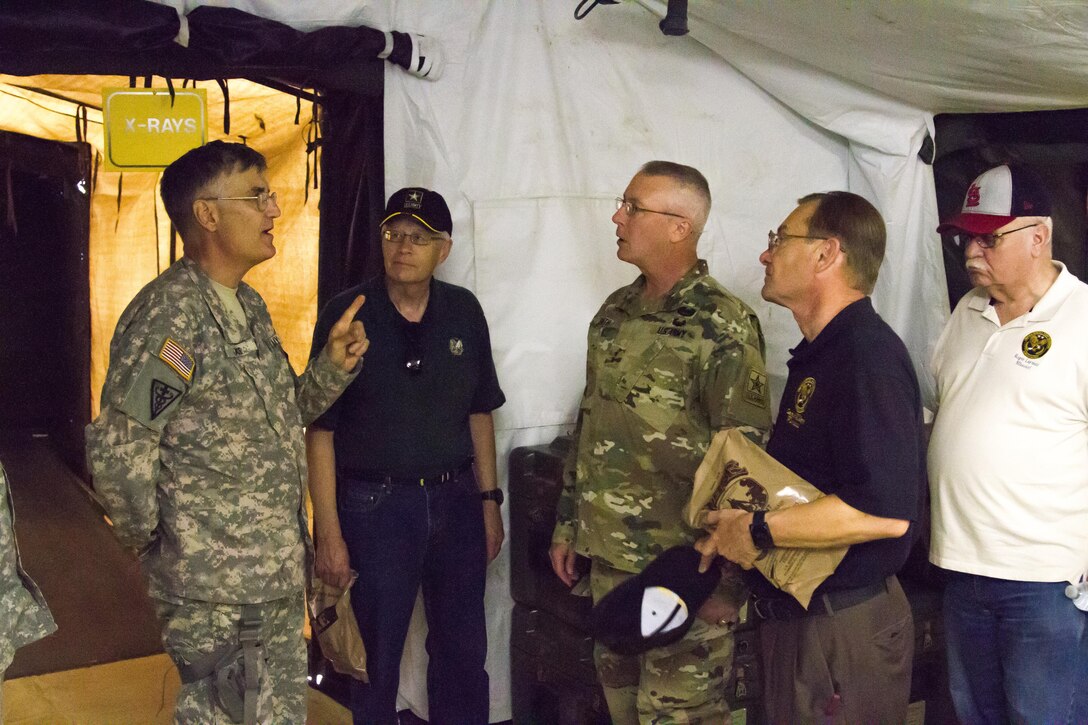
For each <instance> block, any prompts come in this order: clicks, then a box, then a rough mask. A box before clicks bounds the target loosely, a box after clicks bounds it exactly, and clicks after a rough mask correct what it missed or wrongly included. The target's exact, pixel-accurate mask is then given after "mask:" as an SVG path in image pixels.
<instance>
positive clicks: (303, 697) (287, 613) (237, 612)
mask: <svg viewBox="0 0 1088 725" xmlns="http://www.w3.org/2000/svg"><path fill="white" fill-rule="evenodd" d="M154 601H155V610H156V612H157V613H158V615H159V621H160V622H161V623H162V641H163V647H164V648H165V649H166V653H167V654H168V655H170V658H171V659H172V660H173V661H174V664H175V665H179V666H180V665H189V664H192V663H193V662H194V661H197V660H199V659H201V657H202V656H204V655H206V654H208V653H209V652H213V651H215V650H216V649H218V648H219V647H221V646H222V645H224V644H226V643H228V642H237V641H238V633H239V630H240V627H241V621H242V605H240V604H238V605H235V604H215V603H212V602H201V601H196V600H191V599H189V600H182V599H175V600H172V601H164V600H161V599H155V600H154ZM260 608H261V625H260V641H261V644H262V646H263V649H264V652H263V654H264V657H263V658H262V661H261V662H260V669H259V671H258V682H259V687H260V691H259V694H258V697H257V720H258V722H260V723H262V724H263V723H277V724H278V723H300V724H301V723H305V722H306V702H307V686H306V643H305V641H304V640H303V637H302V622H303V617H304V614H305V609H304V604H303V598H302V593H301V592H299V595H298V596H297V597H285V598H283V599H276V600H273V601H271V602H265V603H263V604H261V605H260ZM211 679H212V678H205V679H203V680H198V681H197V682H192V683H189V684H183V685H182V686H181V690H180V691H179V692H178V697H177V702H176V703H175V706H174V722H175V723H178V725H188V724H189V723H192V724H193V725H196V724H197V723H199V724H200V725H227V724H229V723H230V722H231V720H230V718H229V717H228V716H227V714H226V713H225V712H223V711H222V710H220V709H219V708H218V707H216V705H215V700H214V697H213V692H212V682H211Z"/></svg>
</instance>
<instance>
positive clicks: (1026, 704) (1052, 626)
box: [944, 571, 1088, 725]
mask: <svg viewBox="0 0 1088 725" xmlns="http://www.w3.org/2000/svg"><path fill="white" fill-rule="evenodd" d="M946 575H947V585H946V586H945V590H944V617H945V631H946V634H947V638H948V677H949V686H950V689H951V691H952V701H953V703H954V704H955V707H956V714H957V715H958V716H959V719H960V721H961V722H963V723H964V725H977V724H979V723H997V724H1000V725H1004V724H1005V723H1046V724H1047V725H1053V724H1056V723H1068V722H1070V720H1071V717H1072V705H1073V699H1074V696H1075V694H1076V689H1077V687H1078V686H1079V683H1078V679H1079V678H1078V673H1079V671H1080V670H1081V669H1082V668H1083V666H1084V665H1083V664H1082V662H1083V657H1084V651H1085V647H1088V639H1086V637H1085V623H1086V622H1088V614H1085V613H1084V612H1082V611H1080V610H1079V609H1077V608H1076V607H1074V606H1073V602H1071V601H1070V600H1069V599H1068V598H1066V596H1065V586H1066V583H1065V582H1056V583H1055V582H1021V581H1008V580H1005V579H992V578H990V577H985V576H977V575H974V574H964V573H961V572H952V571H949V572H946Z"/></svg>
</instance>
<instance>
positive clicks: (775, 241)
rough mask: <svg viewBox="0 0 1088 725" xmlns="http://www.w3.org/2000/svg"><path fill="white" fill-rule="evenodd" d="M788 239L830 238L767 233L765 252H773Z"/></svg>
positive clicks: (774, 232) (825, 238)
mask: <svg viewBox="0 0 1088 725" xmlns="http://www.w3.org/2000/svg"><path fill="white" fill-rule="evenodd" d="M790 239H809V240H820V241H823V240H827V239H830V237H810V236H807V235H805V234H787V233H786V232H776V231H769V232H767V251H768V252H773V251H774V250H776V249H778V248H779V247H780V246H782V245H783V244H785V243H786V242H787V241H789V240H790Z"/></svg>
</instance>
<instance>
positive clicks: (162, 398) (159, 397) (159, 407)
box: [151, 378, 181, 420]
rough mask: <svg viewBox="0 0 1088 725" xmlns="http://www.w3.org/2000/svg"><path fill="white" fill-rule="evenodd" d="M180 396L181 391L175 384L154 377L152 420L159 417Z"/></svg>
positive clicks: (152, 386)
mask: <svg viewBox="0 0 1088 725" xmlns="http://www.w3.org/2000/svg"><path fill="white" fill-rule="evenodd" d="M179 396H181V391H180V390H178V389H177V388H175V387H174V386H172V385H169V384H167V383H164V382H163V381H161V380H159V379H158V378H155V379H153V380H152V381H151V420H155V419H156V418H158V417H159V415H160V414H162V412H163V411H164V410H166V409H167V408H169V407H170V404H171V403H173V402H174V401H175V400H177V399H178V397H179Z"/></svg>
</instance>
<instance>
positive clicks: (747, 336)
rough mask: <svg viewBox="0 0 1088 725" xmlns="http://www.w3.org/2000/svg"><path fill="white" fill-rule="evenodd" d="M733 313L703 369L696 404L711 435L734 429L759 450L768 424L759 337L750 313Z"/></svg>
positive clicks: (762, 349) (754, 320)
mask: <svg viewBox="0 0 1088 725" xmlns="http://www.w3.org/2000/svg"><path fill="white" fill-rule="evenodd" d="M725 307H726V306H725V305H723V309H722V310H721V313H722V314H726V313H727V309H725ZM737 308H738V309H736V310H733V311H729V312H728V314H729V318H728V322H727V324H726V325H725V329H724V330H721V331H719V333H718V337H717V339H716V340H715V344H714V346H713V348H712V350H711V352H710V354H709V355H708V356H707V358H706V360H705V362H704V363H703V368H702V370H701V371H700V374H699V388H700V391H699V398H700V403H701V405H702V406H703V408H704V409H705V410H706V411H707V417H708V420H709V422H710V428H711V431H712V432H716V431H719V430H722V429H724V428H737V429H739V430H740V431H741V432H742V433H744V434H745V435H746V436H748V438H750V439H751V440H752V442H754V443H757V444H759V445H760V446H762V445H764V444H765V442H766V436H767V432H768V430H769V429H770V424H771V418H770V396H769V394H768V389H767V368H766V365H765V363H764V360H765V351H764V341H763V331H762V329H761V328H760V325H759V319H758V318H757V317H756V316H755V313H753V312H751V311H750V310H747V309H744V308H742V307H740V305H737Z"/></svg>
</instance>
